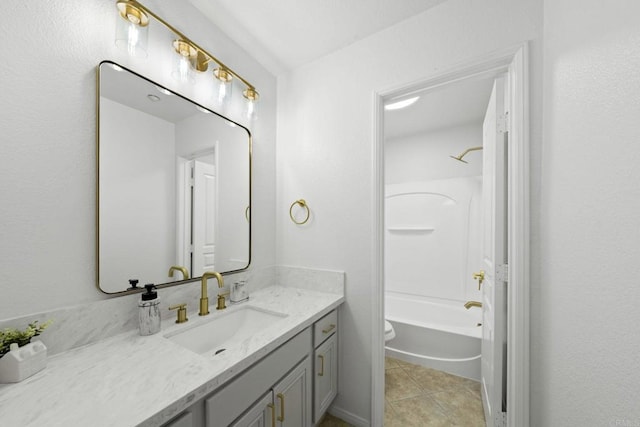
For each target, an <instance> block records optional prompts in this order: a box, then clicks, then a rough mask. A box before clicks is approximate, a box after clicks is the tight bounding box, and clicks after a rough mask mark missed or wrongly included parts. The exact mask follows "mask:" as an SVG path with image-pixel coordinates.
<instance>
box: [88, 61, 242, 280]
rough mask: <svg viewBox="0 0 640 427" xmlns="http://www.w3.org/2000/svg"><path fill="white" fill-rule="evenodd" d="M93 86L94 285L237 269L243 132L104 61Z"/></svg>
mask: <svg viewBox="0 0 640 427" xmlns="http://www.w3.org/2000/svg"><path fill="white" fill-rule="evenodd" d="M99 84H100V98H99V99H100V104H99V110H98V112H99V115H98V117H99V122H98V161H99V164H98V245H97V258H98V259H97V265H98V284H99V286H100V289H101V290H102V291H104V292H106V293H117V292H122V291H125V290H126V289H127V288H128V287H129V280H130V279H137V280H138V281H139V283H140V284H146V283H154V284H156V285H157V284H164V283H169V282H174V281H181V280H183V276H182V274H180V273H177V274H175V275H174V277H168V271H169V268H170V267H171V266H173V265H178V266H182V267H186V269H187V270H188V273H189V275H190V276H191V277H192V278H198V277H200V276H201V275H202V273H203V272H204V271H206V270H216V271H218V272H221V273H224V272H229V271H237V270H242V269H244V268H247V267H248V265H249V259H250V241H249V239H250V226H251V224H250V222H249V221H248V220H247V219H246V218H247V217H246V216H245V212H246V211H247V208H248V207H249V206H250V204H251V200H250V198H251V192H250V176H251V171H250V164H251V163H250V162H251V139H250V135H249V133H248V130H247V129H245V128H243V127H241V126H239V125H237V124H235V123H233V122H231V121H229V120H227V119H226V118H224V117H222V116H218V115H217V114H214V113H212V112H211V111H209V110H206V109H205V108H202V107H200V106H199V105H196V104H194V103H193V102H191V101H189V100H187V99H185V98H182V97H181V96H179V95H178V94H175V93H172V92H170V91H168V90H166V89H165V88H163V87H161V86H159V85H157V84H155V83H153V82H151V81H149V80H146V79H145V78H143V77H141V76H139V75H136V74H134V73H132V72H130V71H128V70H126V69H124V68H123V67H119V66H114V64H112V63H110V62H108V61H105V62H103V63H102V64H101V65H100V76H99Z"/></svg>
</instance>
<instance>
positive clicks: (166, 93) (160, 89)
mask: <svg viewBox="0 0 640 427" xmlns="http://www.w3.org/2000/svg"><path fill="white" fill-rule="evenodd" d="M156 89H158V92H160V93H164V94H165V95H169V96H171V95H173V92H171V91H170V90H168V89H165V88H163V87H162V86H156Z"/></svg>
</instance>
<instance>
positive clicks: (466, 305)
mask: <svg viewBox="0 0 640 427" xmlns="http://www.w3.org/2000/svg"><path fill="white" fill-rule="evenodd" d="M471 307H482V303H481V302H479V301H467V302H465V303H464V308H466V309H467V310H469V309H470V308H471Z"/></svg>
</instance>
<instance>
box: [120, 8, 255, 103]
mask: <svg viewBox="0 0 640 427" xmlns="http://www.w3.org/2000/svg"><path fill="white" fill-rule="evenodd" d="M117 5H118V9H121V8H122V7H125V6H126V5H131V6H134V7H135V8H138V9H140V10H142V11H143V12H145V13H146V14H148V15H149V16H152V17H153V18H155V20H156V21H158V22H160V23H161V24H162V25H164V26H165V27H167V28H168V29H169V30H170V31H171V32H172V33H174V34H175V35H176V36H178V38H179V39H180V40H181V41H182V42H186V43H188V44H189V45H191V46H192V47H193V48H195V49H196V50H197V51H198V54H199V55H198V58H197V65H196V69H198V70H199V71H204V70H201V69H200V68H199V67H201V66H202V64H206V63H208V62H210V61H213V62H215V63H216V64H218V65H219V66H220V68H223V69H224V70H226V71H227V72H228V73H229V74H231V75H233V76H234V77H236V78H237V79H238V80H240V81H241V82H242V83H244V85H245V86H247V90H248V91H249V93H250V94H255V99H250V98H247V99H250V100H256V99H257V96H258V92H257V91H256V88H255V86H253V85H252V84H251V83H249V82H248V81H247V80H245V79H243V78H242V76H240V75H239V74H238V73H236V72H235V71H233V70H232V69H231V68H230V67H228V66H227V65H226V64H224V63H223V62H222V61H220V60H219V59H218V58H216V57H215V56H213V55H212V54H210V53H209V52H207V51H206V50H205V49H203V48H202V47H200V46H199V45H197V44H196V43H194V42H193V41H192V40H191V39H190V38H189V37H187V36H185V35H184V34H183V33H182V32H180V31H179V30H177V29H176V28H175V27H173V26H172V25H171V24H169V23H168V22H167V21H165V20H164V19H162V18H161V17H159V16H158V15H156V14H155V13H153V12H152V11H151V10H149V9H148V8H147V7H146V6H144V5H143V4H142V3H140V2H138V1H136V0H118V1H117ZM121 5H122V6H121ZM200 54H203V55H204V56H206V62H203V61H201V58H200ZM205 69H206V68H205ZM245 97H246V96H245Z"/></svg>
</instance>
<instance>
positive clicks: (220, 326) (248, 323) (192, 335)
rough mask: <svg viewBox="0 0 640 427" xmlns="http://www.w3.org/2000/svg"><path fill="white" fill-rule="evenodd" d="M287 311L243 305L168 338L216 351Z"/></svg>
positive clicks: (202, 351) (198, 350)
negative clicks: (280, 311)
mask: <svg viewBox="0 0 640 427" xmlns="http://www.w3.org/2000/svg"><path fill="white" fill-rule="evenodd" d="M285 317H287V315H286V314H282V313H276V312H273V311H266V310H261V309H258V308H255V307H242V308H240V309H238V310H234V311H230V312H228V313H223V314H222V315H219V316H216V317H215V318H213V319H211V320H209V321H205V322H204V323H203V322H198V323H197V324H195V325H193V326H190V325H186V326H185V328H184V329H180V330H179V331H176V332H171V333H169V334H167V335H165V338H168V339H170V340H171V341H173V342H175V343H177V344H180V345H182V346H183V347H185V348H188V349H189V350H191V351H194V352H196V353H199V354H208V353H211V355H212V356H213V355H216V354H218V353H221V352H222V351H224V350H226V349H227V348H228V347H230V346H232V345H234V344H237V343H239V342H240V341H243V340H245V339H247V338H249V337H251V336H253V335H255V334H257V333H259V332H260V331H262V330H264V329H266V328H267V327H269V326H271V325H273V324H274V323H275V322H277V321H278V320H282V319H284V318H285Z"/></svg>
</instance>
